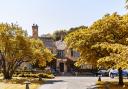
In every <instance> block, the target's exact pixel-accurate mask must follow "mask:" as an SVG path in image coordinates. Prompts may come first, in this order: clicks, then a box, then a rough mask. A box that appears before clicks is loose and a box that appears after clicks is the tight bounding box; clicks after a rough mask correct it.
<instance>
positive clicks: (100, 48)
mask: <svg viewBox="0 0 128 89" xmlns="http://www.w3.org/2000/svg"><path fill="white" fill-rule="evenodd" d="M65 42H66V43H67V45H68V46H69V47H71V48H74V49H76V50H77V51H79V52H80V58H79V59H78V61H77V63H76V64H77V65H81V64H86V63H91V64H93V65H95V66H96V65H98V66H103V67H105V68H108V67H115V68H118V69H119V70H121V69H122V68H128V57H127V54H128V50H127V49H128V15H123V16H120V15H118V14H117V13H113V14H112V15H110V14H108V15H105V16H104V17H102V18H101V19H99V20H97V21H96V22H94V23H93V24H92V25H91V26H90V27H88V28H87V29H79V30H77V31H74V32H72V33H70V34H68V35H67V36H66V38H65ZM121 72H122V70H121V71H119V84H123V78H122V73H121Z"/></svg>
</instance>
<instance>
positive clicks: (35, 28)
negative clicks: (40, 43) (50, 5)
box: [32, 24, 38, 38]
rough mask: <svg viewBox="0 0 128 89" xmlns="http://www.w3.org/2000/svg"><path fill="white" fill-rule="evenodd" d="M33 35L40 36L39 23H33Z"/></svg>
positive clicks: (34, 36)
mask: <svg viewBox="0 0 128 89" xmlns="http://www.w3.org/2000/svg"><path fill="white" fill-rule="evenodd" d="M32 37H33V38H38V25H37V24H33V25H32Z"/></svg>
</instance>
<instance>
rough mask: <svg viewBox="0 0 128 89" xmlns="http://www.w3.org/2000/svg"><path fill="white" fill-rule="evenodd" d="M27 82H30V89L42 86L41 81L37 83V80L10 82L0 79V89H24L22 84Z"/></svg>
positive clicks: (21, 79) (13, 80) (22, 79)
mask: <svg viewBox="0 0 128 89" xmlns="http://www.w3.org/2000/svg"><path fill="white" fill-rule="evenodd" d="M26 80H29V81H30V82H31V84H30V86H29V87H30V89H38V87H39V86H40V85H41V84H43V81H38V80H39V79H38V78H19V77H17V78H13V79H12V80H2V79H0V89H25V84H24V82H25V81H26Z"/></svg>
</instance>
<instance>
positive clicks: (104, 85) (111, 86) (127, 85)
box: [96, 79, 128, 89]
mask: <svg viewBox="0 0 128 89" xmlns="http://www.w3.org/2000/svg"><path fill="white" fill-rule="evenodd" d="M96 86H97V87H98V89H128V79H124V85H122V86H120V85H118V79H114V81H113V80H111V81H105V80H104V81H101V82H99V81H98V82H97V83H96Z"/></svg>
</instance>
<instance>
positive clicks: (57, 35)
mask: <svg viewBox="0 0 128 89" xmlns="http://www.w3.org/2000/svg"><path fill="white" fill-rule="evenodd" d="M66 34H67V31H66V30H57V31H55V32H54V33H53V39H54V40H55V41H58V40H63V39H64V37H65V35H66Z"/></svg>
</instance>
